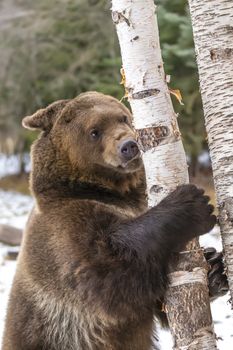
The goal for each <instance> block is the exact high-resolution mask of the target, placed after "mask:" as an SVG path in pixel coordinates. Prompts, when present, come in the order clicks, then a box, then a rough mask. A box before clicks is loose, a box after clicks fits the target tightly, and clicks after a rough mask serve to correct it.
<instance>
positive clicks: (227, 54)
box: [189, 0, 233, 299]
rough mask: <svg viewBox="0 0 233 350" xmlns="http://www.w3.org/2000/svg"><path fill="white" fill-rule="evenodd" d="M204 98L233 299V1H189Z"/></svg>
mask: <svg viewBox="0 0 233 350" xmlns="http://www.w3.org/2000/svg"><path fill="white" fill-rule="evenodd" d="M189 5H190V10H191V18H192V23H193V32H194V40H195V47H196V53H197V62H198V68H199V75H200V86H201V95H202V101H203V106H204V114H205V123H206V129H207V134H208V141H209V148H210V156H211V160H212V166H213V175H214V183H215V188H216V194H217V202H218V209H219V219H220V228H221V233H222V239H223V246H224V252H225V258H226V265H227V274H228V280H229V287H230V292H231V299H232V298H233V1H232V0H224V1H219V0H208V1H203V0H189Z"/></svg>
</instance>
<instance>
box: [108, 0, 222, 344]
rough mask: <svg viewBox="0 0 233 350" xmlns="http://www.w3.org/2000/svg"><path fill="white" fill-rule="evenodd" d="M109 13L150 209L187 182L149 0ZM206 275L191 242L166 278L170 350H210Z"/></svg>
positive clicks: (120, 4) (125, 1) (124, 0)
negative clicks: (169, 285)
mask: <svg viewBox="0 0 233 350" xmlns="http://www.w3.org/2000/svg"><path fill="white" fill-rule="evenodd" d="M112 14H113V21H114V23H115V24H116V29H117V34H118V38H119V42H120V47H121V54H122V61H123V69H124V79H123V80H124V84H125V89H126V93H127V97H128V100H129V102H130V105H131V108H132V112H133V119H134V127H135V130H136V133H137V137H138V140H139V144H140V146H141V152H142V157H143V161H144V165H145V171H146V180H147V195H148V205H149V207H151V206H154V205H156V204H157V203H158V202H159V201H160V200H161V199H162V198H164V197H165V196H166V195H167V194H168V193H169V192H170V191H172V190H173V189H174V188H176V186H177V185H180V184H184V183H187V182H188V171H187V163H186V157H185V153H184V149H183V145H182V141H181V134H180V131H179V127H178V124H177V115H176V113H175V112H174V110H173V106H172V102H171V98H170V93H169V90H168V87H167V82H166V76H165V73H164V68H163V61H162V57H161V50H160V43H159V33H158V25H157V18H156V16H155V5H154V2H153V0H112ZM116 14H118V15H117V16H116ZM119 14H123V15H124V17H125V18H127V21H126V20H125V19H123V17H122V16H119ZM135 38H136V39H135ZM206 273H207V268H206V264H205V260H204V257H203V254H202V251H201V249H200V247H199V244H198V242H197V241H195V242H192V243H190V244H189V247H187V252H183V253H182V254H180V255H179V257H178V261H177V267H176V271H171V274H170V278H171V281H172V283H171V287H170V289H169V291H168V294H167V298H166V299H167V303H166V310H167V311H168V319H169V322H170V326H171V328H172V334H173V338H174V343H175V347H174V349H182V350H184V349H192V350H194V349H195V350H200V349H205V350H207V349H208V350H210V349H216V343H215V336H214V332H213V327H212V318H211V314H210V306H209V296H208V287H207V278H206Z"/></svg>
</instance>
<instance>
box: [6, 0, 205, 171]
mask: <svg viewBox="0 0 233 350" xmlns="http://www.w3.org/2000/svg"><path fill="white" fill-rule="evenodd" d="M155 2H156V4H157V5H158V17H159V27H160V38H161V47H162V54H163V59H164V64H165V71H166V73H167V74H168V75H170V76H171V82H170V84H169V86H170V87H171V88H173V89H179V90H180V91H181V93H182V96H183V101H184V106H181V105H179V103H178V102H177V101H175V100H174V99H173V101H174V105H175V110H176V111H177V112H179V114H180V117H179V125H180V127H181V131H182V135H183V140H184V144H185V149H186V152H187V154H188V156H189V159H190V160H191V171H192V172H195V169H197V166H198V162H197V159H198V156H199V155H200V154H201V152H202V151H203V150H204V149H206V147H207V146H206V140H205V138H206V135H205V131H204V122H203V119H204V118H203V112H202V104H201V99H200V94H199V87H198V74H197V67H196V63H195V52H194V44H193V38H192V28H191V23H190V17H189V10H188V5H187V1H186V0H172V1H170V0H157V1H155ZM110 3H111V2H110V0H39V1H32V0H0V60H1V65H0V81H1V84H0V152H1V153H4V154H15V153H17V154H23V153H24V152H25V151H28V150H29V147H30V144H31V142H32V141H33V138H34V137H35V136H36V135H35V133H30V132H28V131H25V130H23V128H22V127H21V120H22V117H23V116H26V115H28V114H30V113H32V112H34V111H35V110H37V109H38V108H41V107H44V106H46V105H48V104H49V103H51V102H53V101H54V100H58V99H63V98H72V97H74V96H76V95H78V94H79V93H81V92H83V91H87V90H97V91H100V92H103V93H107V94H111V95H113V96H115V97H117V98H118V99H121V98H122V96H123V94H124V91H123V87H122V86H121V85H120V84H119V83H120V80H121V76H120V68H121V57H120V51H119V45H118V40H117V37H116V33H115V28H114V26H113V24H112V20H111V13H110V5H111V4H110ZM23 159H24V157H22V164H21V171H22V172H23V171H24V161H23Z"/></svg>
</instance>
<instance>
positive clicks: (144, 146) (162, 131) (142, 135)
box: [136, 126, 169, 152]
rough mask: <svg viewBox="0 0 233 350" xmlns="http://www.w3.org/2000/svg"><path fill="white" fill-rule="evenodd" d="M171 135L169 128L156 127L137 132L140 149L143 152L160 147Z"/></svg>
mask: <svg viewBox="0 0 233 350" xmlns="http://www.w3.org/2000/svg"><path fill="white" fill-rule="evenodd" d="M168 135H169V129H168V127H167V126H156V127H151V128H146V129H138V130H136V137H137V142H138V144H139V147H140V148H141V150H142V151H143V152H146V151H148V150H149V149H151V148H154V147H156V146H158V145H159V144H160V143H161V142H162V141H163V140H164V139H165V138H166V137H167V136H168Z"/></svg>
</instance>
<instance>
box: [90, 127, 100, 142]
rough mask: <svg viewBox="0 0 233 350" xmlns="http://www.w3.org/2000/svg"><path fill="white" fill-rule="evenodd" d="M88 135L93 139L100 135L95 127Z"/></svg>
mask: <svg viewBox="0 0 233 350" xmlns="http://www.w3.org/2000/svg"><path fill="white" fill-rule="evenodd" d="M90 135H91V137H92V138H93V139H95V140H96V139H98V137H99V136H100V132H99V130H97V129H92V130H91V132H90Z"/></svg>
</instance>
